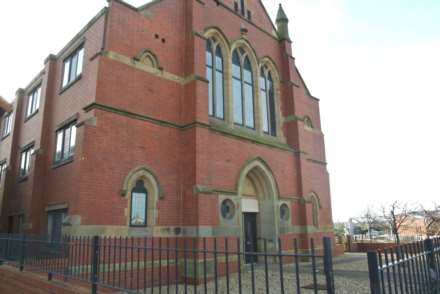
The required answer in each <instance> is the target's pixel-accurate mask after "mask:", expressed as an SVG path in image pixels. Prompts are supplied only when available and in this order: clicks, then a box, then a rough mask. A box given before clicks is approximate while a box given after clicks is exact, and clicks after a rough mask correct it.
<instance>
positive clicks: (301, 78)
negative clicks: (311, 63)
mask: <svg viewBox="0 0 440 294" xmlns="http://www.w3.org/2000/svg"><path fill="white" fill-rule="evenodd" d="M295 69H296V73H297V74H298V76H299V79H300V80H301V83H302V84H303V86H304V89H305V92H306V94H307V95H308V96H310V97H313V95H312V94H310V91H309V88H308V87H307V85H306V82H305V81H304V79H303V77H302V76H301V74H300V72H299V70H298V68H297V67H296V66H295Z"/></svg>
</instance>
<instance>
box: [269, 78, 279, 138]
mask: <svg viewBox="0 0 440 294" xmlns="http://www.w3.org/2000/svg"><path fill="white" fill-rule="evenodd" d="M267 87H268V99H269V101H268V106H269V122H270V134H271V135H272V136H276V129H277V123H276V111H275V90H274V87H273V82H272V78H271V76H270V74H269V80H268V81H267Z"/></svg>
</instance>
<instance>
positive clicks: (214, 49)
mask: <svg viewBox="0 0 440 294" xmlns="http://www.w3.org/2000/svg"><path fill="white" fill-rule="evenodd" d="M208 52H209V53H210V54H211V60H210V64H209V60H208V54H207V53H208ZM218 52H220V55H217V53H218ZM205 56H206V62H205V69H206V75H208V73H207V71H208V68H209V69H210V70H211V83H208V87H210V91H211V93H212V95H211V96H212V97H211V96H209V95H208V96H209V97H208V99H209V100H210V101H209V102H208V104H209V105H211V103H212V113H211V109H210V107H209V109H208V114H209V116H210V117H213V118H216V119H220V120H225V59H224V54H223V51H222V49H221V46H220V44H219V43H218V42H215V40H213V39H208V40H207V41H206V49H205ZM218 56H219V57H220V58H221V61H222V68H221V69H218V68H217V60H216V58H217V57H218ZM217 75H221V76H222V85H221V87H222V96H223V97H221V99H222V100H223V103H222V104H223V107H222V109H221V115H220V114H219V113H220V110H219V109H218V107H217V99H218V97H217V87H218V85H217ZM207 78H208V76H207ZM211 100H212V101H211Z"/></svg>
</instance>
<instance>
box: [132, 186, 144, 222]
mask: <svg viewBox="0 0 440 294" xmlns="http://www.w3.org/2000/svg"><path fill="white" fill-rule="evenodd" d="M147 211H148V192H147V189H145V185H144V182H143V181H142V180H138V181H137V182H136V186H135V187H134V188H133V190H131V209H130V226H132V227H146V226H147Z"/></svg>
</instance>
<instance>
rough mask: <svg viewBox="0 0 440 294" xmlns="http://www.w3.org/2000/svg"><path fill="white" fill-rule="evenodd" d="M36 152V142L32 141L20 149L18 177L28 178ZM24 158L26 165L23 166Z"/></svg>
mask: <svg viewBox="0 0 440 294" xmlns="http://www.w3.org/2000/svg"><path fill="white" fill-rule="evenodd" d="M33 154H34V144H33V143H31V144H29V145H27V146H25V147H24V148H22V150H21V151H20V161H19V164H18V179H19V180H21V179H24V178H27V177H28V176H29V174H30V171H31V168H32V167H31V162H32V156H33ZM23 160H24V167H23V168H22V166H23V164H22V162H23Z"/></svg>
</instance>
